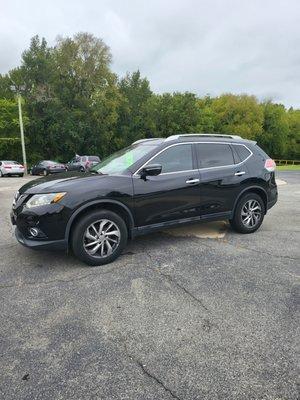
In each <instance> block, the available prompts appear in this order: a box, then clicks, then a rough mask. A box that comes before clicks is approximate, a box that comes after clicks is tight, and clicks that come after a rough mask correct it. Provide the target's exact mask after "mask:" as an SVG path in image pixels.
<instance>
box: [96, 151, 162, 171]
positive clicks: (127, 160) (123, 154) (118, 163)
mask: <svg viewBox="0 0 300 400" xmlns="http://www.w3.org/2000/svg"><path fill="white" fill-rule="evenodd" d="M156 147H157V144H136V145H131V146H129V147H126V148H125V149H122V150H120V151H117V152H116V153H114V154H112V155H111V156H109V157H107V158H105V159H104V160H103V161H101V162H100V163H99V164H97V165H95V166H94V167H93V168H92V169H91V171H94V172H98V174H120V173H122V172H124V171H125V170H126V169H127V168H129V167H131V166H132V165H133V164H134V163H135V162H136V161H138V160H140V159H141V158H142V157H144V156H145V155H146V154H148V153H150V152H151V151H152V150H154V149H155V148H156Z"/></svg>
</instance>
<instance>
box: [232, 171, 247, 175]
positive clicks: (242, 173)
mask: <svg viewBox="0 0 300 400" xmlns="http://www.w3.org/2000/svg"><path fill="white" fill-rule="evenodd" d="M245 173H246V172H245V171H238V172H236V173H235V174H234V175H235V176H242V175H245Z"/></svg>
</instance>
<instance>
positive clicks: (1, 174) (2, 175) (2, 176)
mask: <svg viewBox="0 0 300 400" xmlns="http://www.w3.org/2000/svg"><path fill="white" fill-rule="evenodd" d="M0 178H4V174H3V172H2V171H1V170H0Z"/></svg>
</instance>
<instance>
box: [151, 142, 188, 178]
mask: <svg viewBox="0 0 300 400" xmlns="http://www.w3.org/2000/svg"><path fill="white" fill-rule="evenodd" d="M148 164H149V165H150V164H160V165H161V166H162V171H161V172H162V173H168V172H179V171H188V170H192V169H193V158H192V145H191V144H182V145H178V146H172V147H169V148H168V149H166V150H164V151H163V152H162V153H160V154H158V155H157V156H156V157H154V158H153V159H152V160H151V161H149V162H148Z"/></svg>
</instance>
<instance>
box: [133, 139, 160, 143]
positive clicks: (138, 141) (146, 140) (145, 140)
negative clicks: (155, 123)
mask: <svg viewBox="0 0 300 400" xmlns="http://www.w3.org/2000/svg"><path fill="white" fill-rule="evenodd" d="M157 139H159V138H149V139H139V140H136V141H135V142H133V143H132V144H137V143H142V142H148V141H150V140H157Z"/></svg>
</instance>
